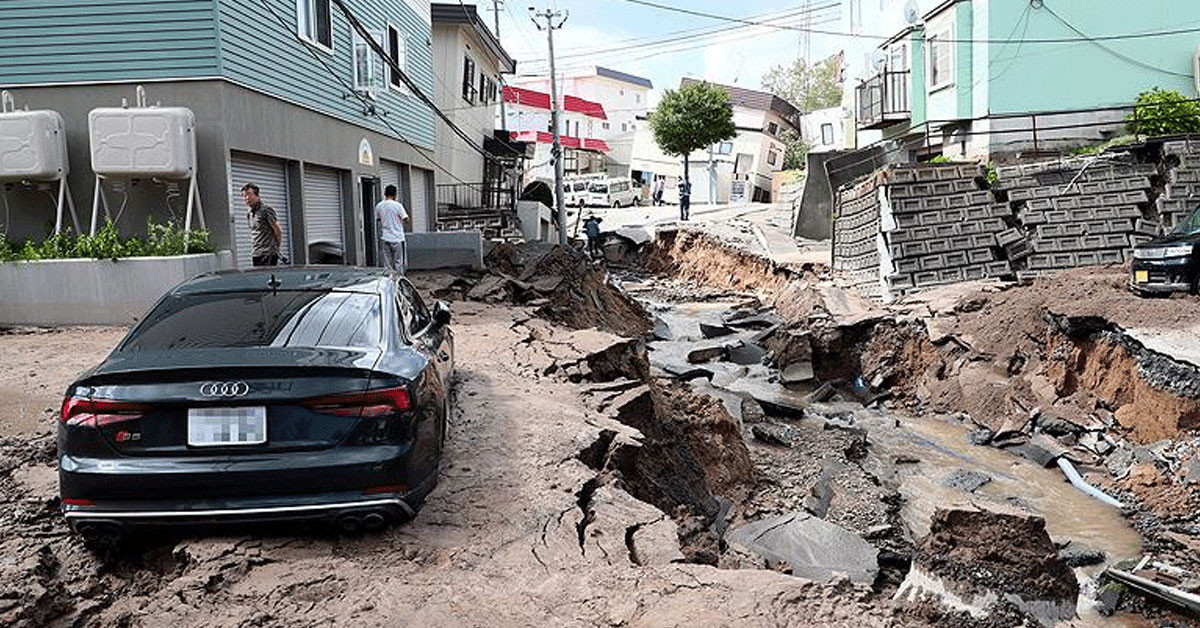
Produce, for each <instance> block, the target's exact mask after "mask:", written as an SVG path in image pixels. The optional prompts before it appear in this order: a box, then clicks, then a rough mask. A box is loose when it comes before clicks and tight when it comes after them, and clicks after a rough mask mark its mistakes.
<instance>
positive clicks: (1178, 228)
mask: <svg viewBox="0 0 1200 628" xmlns="http://www.w3.org/2000/svg"><path fill="white" fill-rule="evenodd" d="M1198 231H1200V207H1198V208H1196V209H1195V210H1193V211H1192V213H1191V214H1190V215H1189V216H1188V217H1187V219H1186V220H1184V221H1183V222H1181V223H1179V224H1177V225H1175V228H1174V229H1173V230H1172V231H1171V232H1172V233H1176V234H1179V235H1191V234H1193V233H1196V232H1198Z"/></svg>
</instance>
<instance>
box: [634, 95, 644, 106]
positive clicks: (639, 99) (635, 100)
mask: <svg viewBox="0 0 1200 628" xmlns="http://www.w3.org/2000/svg"><path fill="white" fill-rule="evenodd" d="M633 100H634V102H637V103H639V104H640V103H641V102H642V95H641V94H634V96H633Z"/></svg>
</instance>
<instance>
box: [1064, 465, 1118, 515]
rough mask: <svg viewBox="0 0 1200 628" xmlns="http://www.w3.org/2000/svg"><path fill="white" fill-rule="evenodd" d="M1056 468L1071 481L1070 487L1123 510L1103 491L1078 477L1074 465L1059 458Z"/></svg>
mask: <svg viewBox="0 0 1200 628" xmlns="http://www.w3.org/2000/svg"><path fill="white" fill-rule="evenodd" d="M1058 468H1060V469H1062V471H1063V473H1065V474H1066V476H1067V479H1068V480H1070V481H1071V485H1072V486H1074V487H1075V488H1077V489H1079V490H1081V491H1083V492H1085V493H1087V494H1088V495H1091V496H1092V497H1095V498H1096V499H1098V500H1100V501H1102V502H1104V503H1106V504H1108V505H1109V506H1112V507H1113V508H1119V509H1124V508H1125V504H1122V503H1121V502H1119V501H1117V500H1116V499H1115V498H1113V497H1112V496H1110V495H1109V494H1107V493H1105V492H1104V491H1102V490H1100V489H1098V488H1096V487H1094V486H1092V485H1091V484H1088V483H1087V480H1084V479H1083V476H1081V475H1079V472H1078V471H1076V470H1075V465H1072V464H1071V461H1070V460H1067V459H1066V458H1063V457H1062V456H1059V458H1058Z"/></svg>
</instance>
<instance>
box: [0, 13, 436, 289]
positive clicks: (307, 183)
mask: <svg viewBox="0 0 1200 628" xmlns="http://www.w3.org/2000/svg"><path fill="white" fill-rule="evenodd" d="M346 4H347V6H348V7H349V8H350V10H351V12H352V13H353V14H354V15H355V16H356V17H357V18H358V19H359V20H360V21H361V22H363V24H364V25H365V26H366V27H367V28H368V29H369V30H370V31H371V32H372V34H373V36H374V37H376V38H377V39H378V40H379V41H380V42H381V43H382V44H383V45H384V47H385V50H387V51H388V52H389V54H390V55H394V56H395V57H396V59H397V61H398V62H399V63H400V64H401V66H402V67H403V68H404V72H405V74H406V75H407V76H408V77H409V78H410V79H411V80H412V81H413V82H414V83H415V85H416V86H417V87H419V88H420V90H421V91H422V92H424V93H425V94H427V95H430V96H432V94H433V93H434V81H435V77H434V73H433V58H432V56H433V50H432V41H431V23H430V4H429V2H427V1H422V0H346ZM137 85H143V86H144V87H145V90H146V92H147V94H148V99H149V102H150V103H151V104H153V103H160V104H161V105H162V106H164V107H168V106H171V107H188V108H190V109H191V110H192V111H193V112H194V114H195V117H196V128H195V136H196V141H197V160H198V168H197V180H198V183H199V190H200V193H201V199H202V203H203V211H204V216H205V219H206V223H207V226H208V228H209V229H210V230H211V231H212V232H213V241H214V244H216V245H217V247H218V248H228V249H230V250H232V251H234V252H235V254H236V255H235V257H236V258H237V259H238V261H239V263H240V264H243V265H244V264H248V260H249V242H248V238H249V234H248V227H247V219H246V208H245V206H244V204H243V203H242V201H241V193H240V188H241V186H242V185H243V184H245V183H255V184H256V185H259V186H260V187H261V188H262V194H263V198H264V200H265V201H266V202H267V203H269V204H270V205H272V206H273V207H275V208H276V210H277V212H278V213H279V214H280V218H281V222H282V223H283V226H284V230H285V244H284V249H285V255H287V256H288V257H290V259H292V260H293V261H294V262H296V263H301V262H306V261H314V262H315V261H322V260H324V261H336V260H337V259H340V260H341V261H344V262H346V263H371V262H373V261H374V259H375V257H374V254H375V250H374V241H373V240H374V239H373V238H372V237H371V233H370V231H371V229H372V226H373V225H372V223H373V221H372V220H370V219H369V218H368V216H369V215H370V213H369V210H370V208H371V207H372V205H373V203H374V202H375V201H376V200H377V198H378V197H379V195H380V194H381V189H382V187H383V186H385V185H387V184H395V185H397V186H398V187H400V189H401V197H402V198H401V200H403V201H404V202H405V204H406V206H407V207H409V208H410V213H411V214H412V215H413V226H414V229H415V230H419V231H423V230H432V226H433V224H434V215H433V212H434V202H433V199H434V179H435V172H436V170H437V168H436V166H435V165H434V161H433V149H434V142H435V137H436V134H435V128H434V114H433V112H432V111H430V109H429V108H428V107H426V106H425V105H424V104H422V103H421V102H420V101H419V100H418V99H417V98H416V97H415V96H414V95H413V94H412V93H411V91H410V89H409V88H408V87H407V86H405V85H404V84H403V82H402V81H401V80H400V77H399V76H396V75H394V73H392V72H391V71H390V70H389V68H388V67H387V66H386V64H385V63H384V62H383V59H382V58H380V57H378V56H376V55H375V54H373V53H372V52H371V51H370V49H369V48H368V47H367V46H366V45H365V43H364V42H363V41H362V40H361V39H360V38H359V37H358V36H357V34H355V32H354V31H353V29H352V28H351V24H350V23H349V21H348V20H347V19H346V17H345V16H344V15H343V14H342V12H341V11H340V10H339V9H338V7H337V6H336V4H334V3H332V2H330V1H329V0H154V1H149V0H100V1H97V0H54V1H46V2H36V3H31V2H20V3H18V2H5V3H0V89H3V90H7V91H9V92H10V93H11V95H12V97H13V99H14V100H15V102H16V104H17V106H18V107H19V108H25V107H28V108H29V109H35V110H36V109H50V110H54V111H57V112H59V113H60V114H61V115H62V116H63V118H64V120H65V125H66V134H67V144H68V151H69V154H70V166H71V173H70V175H69V186H70V189H71V192H72V195H73V196H74V198H75V199H76V203H77V205H78V206H80V208H81V212H82V213H86V212H87V211H88V210H90V208H91V206H92V201H93V196H94V195H93V185H94V181H95V175H94V173H92V171H91V170H90V152H89V136H88V128H87V124H88V122H87V121H88V112H89V111H90V110H91V109H93V108H96V107H113V106H120V105H121V103H122V101H123V100H127V101H129V102H133V101H134V90H135V87H136V86H137ZM364 100H365V102H364ZM173 185H174V182H167V181H153V180H146V181H140V182H133V181H109V180H105V182H104V186H103V188H102V193H103V195H104V197H105V200H106V201H108V204H109V205H110V208H111V212H112V214H113V215H116V214H117V213H118V207H119V208H120V210H119V211H120V212H121V213H122V215H121V219H120V222H119V226H120V228H121V230H122V231H124V232H127V233H134V232H137V231H139V230H140V229H142V228H144V225H145V222H146V218H147V217H153V218H155V219H156V220H159V221H162V220H164V219H166V218H169V217H171V215H176V216H180V215H181V211H180V210H181V208H180V206H181V203H182V202H184V201H181V200H180V199H179V198H178V197H177V196H176V195H177V194H178V189H177V188H172V186H173ZM185 189H186V188H185ZM6 193H7V194H8V195H9V196H8V200H9V202H10V204H13V205H14V206H16V204H20V205H21V206H22V207H25V208H28V210H27V211H25V212H23V213H22V215H21V216H16V217H14V218H13V219H12V221H11V224H8V225H5V229H6V230H7V231H8V233H9V236H10V237H14V238H23V237H35V238H40V237H42V236H44V235H46V230H45V218H46V216H45V215H43V214H42V213H41V207H42V206H43V205H45V204H46V201H45V195H44V194H41V193H39V192H38V191H37V190H36V189H34V188H33V187H32V186H31V187H29V188H28V189H25V188H23V187H22V186H15V187H13V189H10V190H8V191H7V192H6ZM185 200H186V199H185ZM47 211H49V210H47ZM85 222H86V219H85ZM85 228H86V227H85Z"/></svg>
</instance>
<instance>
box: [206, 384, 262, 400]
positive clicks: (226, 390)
mask: <svg viewBox="0 0 1200 628" xmlns="http://www.w3.org/2000/svg"><path fill="white" fill-rule="evenodd" d="M249 392H250V384H247V383H246V382H204V383H203V384H200V394H201V395H202V396H204V397H244V396H246V394H247V393H249Z"/></svg>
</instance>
